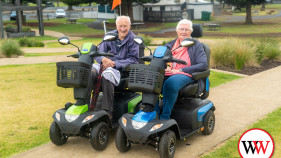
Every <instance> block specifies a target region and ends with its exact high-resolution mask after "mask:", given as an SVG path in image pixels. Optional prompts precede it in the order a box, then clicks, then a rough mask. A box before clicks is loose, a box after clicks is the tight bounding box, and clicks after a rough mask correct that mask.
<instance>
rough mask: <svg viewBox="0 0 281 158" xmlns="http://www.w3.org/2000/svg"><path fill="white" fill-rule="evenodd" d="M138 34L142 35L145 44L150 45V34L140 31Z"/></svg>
mask: <svg viewBox="0 0 281 158" xmlns="http://www.w3.org/2000/svg"><path fill="white" fill-rule="evenodd" d="M138 36H141V37H142V39H143V44H144V45H146V46H149V45H150V44H151V41H152V38H151V37H150V36H147V35H144V34H141V33H139V34H138Z"/></svg>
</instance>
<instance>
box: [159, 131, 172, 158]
mask: <svg viewBox="0 0 281 158" xmlns="http://www.w3.org/2000/svg"><path fill="white" fill-rule="evenodd" d="M175 151H176V135H175V133H174V132H173V131H171V130H167V131H166V132H165V133H164V134H163V135H162V136H161V139H160V143H159V154H160V158H172V157H174V155H175Z"/></svg>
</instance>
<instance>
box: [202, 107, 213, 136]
mask: <svg viewBox="0 0 281 158" xmlns="http://www.w3.org/2000/svg"><path fill="white" fill-rule="evenodd" d="M215 123H216V118H215V114H214V111H213V110H209V111H208V112H207V114H206V115H205V116H204V121H203V125H204V130H203V131H202V133H203V134H204V135H210V134H212V133H213V131H214V128H215Z"/></svg>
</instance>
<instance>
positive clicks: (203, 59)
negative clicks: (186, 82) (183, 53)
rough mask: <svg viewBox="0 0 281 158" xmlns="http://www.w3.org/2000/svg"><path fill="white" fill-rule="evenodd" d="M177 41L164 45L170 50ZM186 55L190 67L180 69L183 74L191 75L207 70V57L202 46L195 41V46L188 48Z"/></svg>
mask: <svg viewBox="0 0 281 158" xmlns="http://www.w3.org/2000/svg"><path fill="white" fill-rule="evenodd" d="M176 40H177V39H175V40H173V41H171V42H169V43H167V44H166V47H168V49H170V50H171V49H172V48H173V45H174V44H175V42H176ZM188 55H189V58H190V62H191V66H189V67H185V68H182V70H183V72H185V73H188V74H190V75H191V74H192V73H194V72H201V71H205V70H207V69H208V62H207V56H206V53H205V51H204V48H203V44H202V43H200V42H199V41H197V40H196V44H195V45H194V46H192V47H190V48H188Z"/></svg>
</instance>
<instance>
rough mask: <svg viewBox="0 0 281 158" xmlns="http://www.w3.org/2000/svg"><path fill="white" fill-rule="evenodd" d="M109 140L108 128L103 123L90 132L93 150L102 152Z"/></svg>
mask: <svg viewBox="0 0 281 158" xmlns="http://www.w3.org/2000/svg"><path fill="white" fill-rule="evenodd" d="M108 140H109V127H108V125H107V124H106V123H105V122H100V123H98V124H96V125H95V126H94V127H93V128H92V131H91V135H90V142H91V145H92V147H93V148H94V149H96V150H99V151H101V150H104V149H105V147H106V145H107V143H108Z"/></svg>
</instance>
